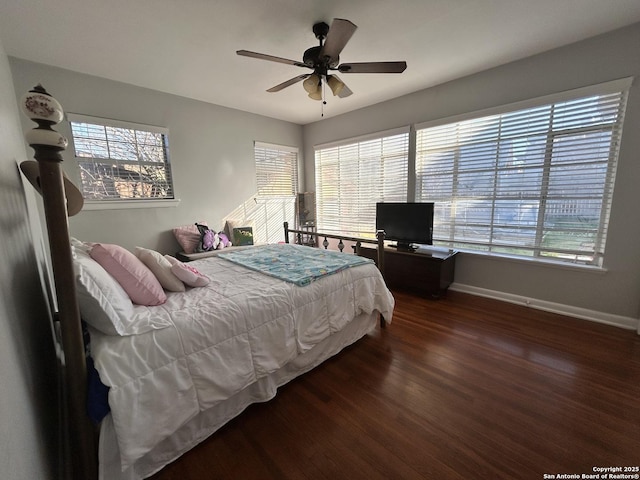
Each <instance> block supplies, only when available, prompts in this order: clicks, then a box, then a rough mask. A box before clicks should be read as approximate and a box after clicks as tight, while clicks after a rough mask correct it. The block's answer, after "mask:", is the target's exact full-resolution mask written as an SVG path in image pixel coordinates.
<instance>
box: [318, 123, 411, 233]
mask: <svg viewBox="0 0 640 480" xmlns="http://www.w3.org/2000/svg"><path fill="white" fill-rule="evenodd" d="M408 151H409V130H408V128H407V129H402V130H400V131H394V132H386V133H382V134H378V135H377V136H374V137H373V138H364V139H360V140H358V141H352V142H351V143H345V144H334V145H326V146H319V147H316V152H315V165H316V209H317V213H316V215H317V223H318V230H319V231H322V232H327V233H336V234H342V235H355V236H362V237H374V236H375V225H376V202H382V201H386V202H393V201H396V202H398V201H399V202H403V201H406V200H407V179H408Z"/></svg>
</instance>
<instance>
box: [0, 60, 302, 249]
mask: <svg viewBox="0 0 640 480" xmlns="http://www.w3.org/2000/svg"><path fill="white" fill-rule="evenodd" d="M10 64H11V70H12V72H13V80H14V85H15V89H16V95H17V96H18V97H20V96H21V95H22V94H23V93H24V92H27V91H28V90H30V89H31V88H33V86H34V85H36V84H38V83H42V84H43V86H44V87H45V88H46V89H47V91H48V92H49V93H51V94H52V95H53V96H54V97H55V98H56V99H58V101H59V102H60V103H61V104H62V106H63V108H64V109H65V111H67V112H73V113H79V114H84V115H92V116H97V117H103V118H112V119H117V120H124V121H129V122H136V123H142V124H148V125H158V126H162V127H167V128H168V129H169V153H170V157H171V166H172V173H173V177H174V186H175V192H176V198H180V200H181V202H180V204H179V206H178V207H169V208H150V209H134V210H108V211H88V210H83V211H82V212H81V213H79V214H78V215H76V216H74V217H72V218H71V219H70V230H71V234H72V235H73V236H75V237H77V238H80V239H82V240H85V241H101V242H109V243H117V244H120V245H122V246H124V247H126V248H129V249H132V248H134V247H135V246H136V245H139V246H143V247H147V248H153V249H157V250H159V251H162V252H163V253H174V252H176V251H177V250H179V245H178V244H177V242H176V241H175V239H174V238H173V234H172V233H171V229H172V228H173V227H175V226H178V225H186V224H193V223H195V222H196V221H207V222H209V225H210V226H212V227H214V228H216V229H222V227H223V224H222V219H223V218H224V217H225V216H226V215H228V214H230V213H231V212H233V210H234V209H236V207H238V206H239V205H241V204H242V203H243V202H245V201H246V200H247V199H249V197H251V195H253V194H255V190H256V184H255V164H254V156H253V144H254V141H256V140H257V141H262V142H267V143H274V144H279V145H288V146H293V147H298V148H299V149H300V153H302V127H301V126H299V125H295V124H292V123H288V122H283V121H280V120H274V119H271V118H267V117H263V116H259V115H254V114H250V113H246V112H241V111H239V110H233V109H229V108H225V107H220V106H217V105H211V104H207V103H203V102H198V101H195V100H190V99H187V98H184V97H178V96H175V95H169V94H165V93H162V92H158V91H154V90H149V89H145V88H139V87H135V86H132V85H127V84H124V83H119V82H114V81H111V80H106V79H103V78H98V77H93V76H89V75H83V74H80V73H76V72H71V71H69V70H63V69H59V68H54V67H50V66H45V65H42V64H37V63H32V62H27V61H24V60H19V59H15V58H11V59H10ZM211 88H215V83H212V84H211ZM23 127H24V128H25V129H28V128H31V126H30V125H29V122H28V120H24V121H23ZM58 130H59V131H60V132H61V133H62V134H64V135H65V136H67V137H68V138H70V137H71V132H70V130H69V126H68V123H67V122H63V123H61V124H60V125H59V128H58ZM64 159H65V162H64V164H63V168H64V169H65V172H66V173H67V175H68V176H69V178H71V179H73V180H75V181H76V182H77V178H78V173H77V171H76V169H75V163H74V157H73V152H72V151H71V150H67V151H66V152H65V155H64ZM76 184H77V183H76Z"/></svg>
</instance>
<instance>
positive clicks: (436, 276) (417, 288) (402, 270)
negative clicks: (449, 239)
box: [360, 246, 458, 298]
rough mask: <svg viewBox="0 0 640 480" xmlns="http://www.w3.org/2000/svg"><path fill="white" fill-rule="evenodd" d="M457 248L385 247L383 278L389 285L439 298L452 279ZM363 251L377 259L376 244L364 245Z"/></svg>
mask: <svg viewBox="0 0 640 480" xmlns="http://www.w3.org/2000/svg"><path fill="white" fill-rule="evenodd" d="M457 253H458V252H457V251H455V250H442V249H434V250H429V249H428V248H426V247H423V248H420V249H418V250H415V251H412V252H411V251H403V250H398V249H397V248H393V247H386V248H385V249H384V278H385V281H386V282H387V285H388V286H389V287H390V288H398V289H402V290H410V291H413V292H415V293H418V294H419V295H422V296H427V297H431V298H439V297H440V296H442V295H443V294H444V293H445V292H446V291H447V288H449V285H451V283H452V282H453V275H454V270H455V261H456V255H457ZM360 255H362V256H363V257H367V258H371V259H372V260H374V261H375V260H376V255H377V254H376V250H375V249H374V248H368V247H364V246H363V247H361V248H360Z"/></svg>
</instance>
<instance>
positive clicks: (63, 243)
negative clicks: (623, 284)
mask: <svg viewBox="0 0 640 480" xmlns="http://www.w3.org/2000/svg"><path fill="white" fill-rule="evenodd" d="M37 88H40V90H37V91H38V92H44V94H46V95H49V94H48V93H46V91H45V90H44V89H42V88H41V87H40V86H39V87H36V89H37ZM34 90H35V89H34ZM56 103H57V102H56ZM23 110H25V109H24V106H23ZM25 113H26V114H27V115H28V116H29V117H30V118H31V120H33V121H34V122H36V123H37V124H38V127H37V128H35V129H34V130H32V131H31V132H29V133H34V132H35V133H37V134H38V135H35V136H30V135H29V133H27V135H26V137H27V141H29V140H30V138H31V139H33V138H38V139H42V138H46V136H47V132H51V133H52V137H51V138H54V137H55V135H57V136H58V137H59V136H60V135H59V134H57V132H55V131H54V130H53V129H52V128H51V127H52V125H55V124H56V123H59V120H58V121H49V120H46V119H43V118H41V117H37V115H36V118H34V115H30V114H29V113H30V112H27V111H25ZM31 113H33V112H31ZM43 133H44V137H43V135H41V134H43ZM53 134H55V135H53ZM29 145H30V146H31V147H32V148H33V150H34V158H35V160H36V161H37V162H38V167H39V179H38V186H39V190H40V191H41V193H42V198H43V204H44V214H45V217H46V226H47V232H48V238H49V246H50V252H51V261H52V267H53V277H54V283H55V292H56V298H57V302H58V312H57V315H56V317H57V318H56V319H55V321H57V322H59V324H60V331H61V339H62V350H63V352H64V361H63V370H64V371H63V385H62V391H63V398H64V405H63V410H64V418H63V419H62V429H63V431H64V432H65V435H64V437H65V438H66V439H67V444H66V445H64V447H63V450H64V455H63V458H64V459H65V465H64V470H65V477H66V478H73V479H74V480H95V479H97V478H98V455H97V440H98V428H97V427H96V426H94V425H93V424H92V422H91V421H90V419H89V417H88V415H87V407H86V405H87V363H86V357H85V345H84V339H83V333H82V323H81V317H80V309H79V306H78V300H77V296H76V282H75V274H74V268H73V256H72V255H73V254H72V250H71V244H70V235H69V222H68V215H67V213H68V212H67V197H66V195H65V186H64V185H65V183H64V176H63V173H62V168H61V162H62V161H63V158H62V155H61V152H62V151H63V150H64V149H65V148H66V143H65V144H64V145H61V144H60V142H53V143H51V144H48V143H47V142H46V141H40V140H38V141H37V142H36V143H32V142H29ZM284 229H285V239H286V242H287V243H288V242H289V234H296V235H297V237H296V238H297V239H298V241H299V243H300V239H301V237H300V236H301V235H303V234H305V235H306V234H308V233H309V232H303V231H301V230H293V229H289V227H288V224H287V223H285V224H284ZM313 235H315V236H317V237H318V238H320V237H322V238H324V241H323V246H324V247H325V249H326V248H327V247H328V240H327V239H328V238H334V239H339V240H340V242H339V244H338V246H339V249H340V250H341V251H342V249H343V248H344V243H343V242H344V241H348V242H354V243H355V245H354V253H356V254H358V253H359V249H360V245H361V244H362V243H374V244H376V245H377V247H378V268H379V269H380V271H381V272H384V256H383V254H382V252H383V242H384V232H378V234H377V238H376V239H375V240H371V239H364V238H355V237H346V236H339V235H329V234H320V233H313ZM380 321H381V325H383V326H384V323H385V322H384V319H383V318H382V316H381V319H380Z"/></svg>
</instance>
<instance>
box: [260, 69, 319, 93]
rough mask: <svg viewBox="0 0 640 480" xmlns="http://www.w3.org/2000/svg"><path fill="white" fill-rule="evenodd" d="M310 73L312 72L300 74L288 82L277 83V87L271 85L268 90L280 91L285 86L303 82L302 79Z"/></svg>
mask: <svg viewBox="0 0 640 480" xmlns="http://www.w3.org/2000/svg"><path fill="white" fill-rule="evenodd" d="M309 75H311V74H310V73H305V74H304V75H298V76H297V77H293V78H291V79H289V80H287V81H286V82H282V83H280V84H279V85H276V86H275V87H271V88H270V89H269V90H267V92H270V93H273V92H279V91H280V90H282V89H283V88H287V87H288V86H290V85H293V84H295V83H298V82H301V81H302V80H304V79H305V78H307V77H308V76H309Z"/></svg>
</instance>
